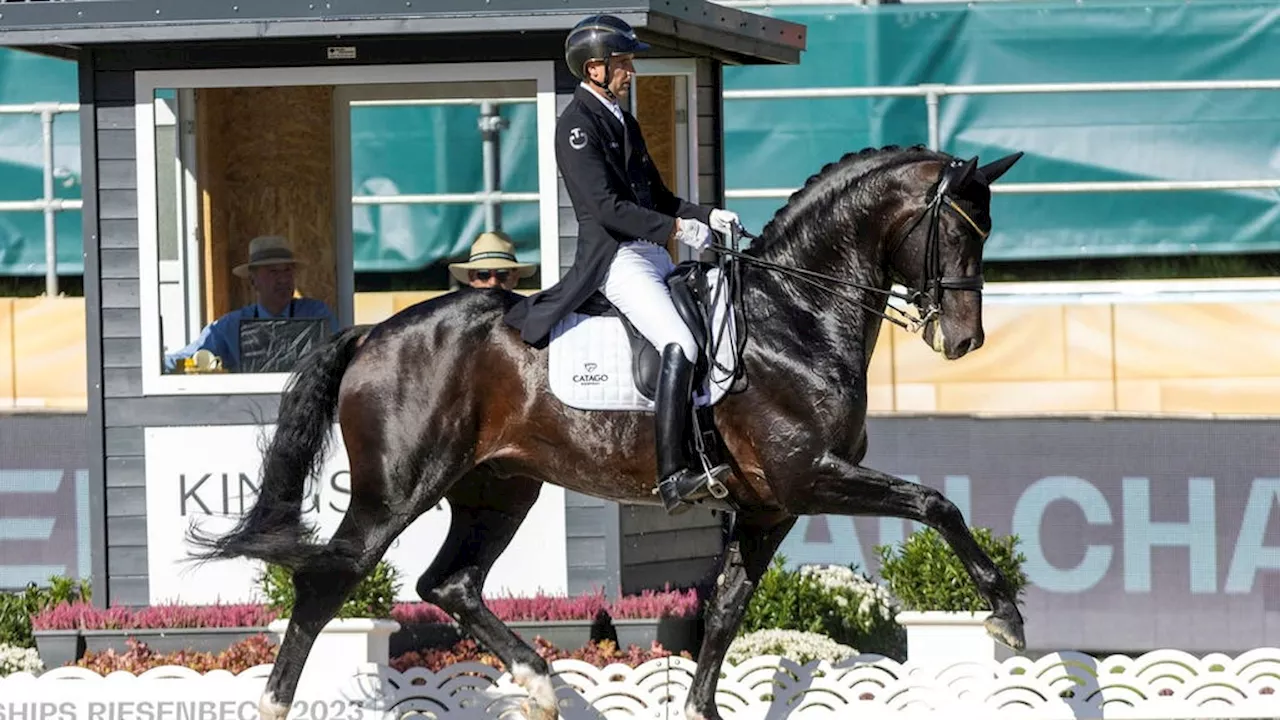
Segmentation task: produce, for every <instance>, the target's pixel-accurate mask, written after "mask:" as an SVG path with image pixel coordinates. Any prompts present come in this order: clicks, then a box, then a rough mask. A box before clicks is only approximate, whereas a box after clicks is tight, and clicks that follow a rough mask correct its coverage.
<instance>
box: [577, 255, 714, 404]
mask: <svg viewBox="0 0 1280 720" xmlns="http://www.w3.org/2000/svg"><path fill="white" fill-rule="evenodd" d="M711 267H712V266H711V264H710V263H705V262H701V261H698V260H687V261H685V262H682V263H680V264H679V265H677V266H676V268H675V269H674V270H672V271H671V273H670V274H668V275H667V277H666V279H665V280H666V283H667V287H668V288H669V289H670V290H671V300H672V302H673V303H674V304H675V307H676V312H677V313H679V314H680V319H681V320H683V321H684V324H685V325H686V326H688V328H689V332H691V333H693V339H694V342H696V343H697V344H698V362H697V363H696V364H695V365H694V372H693V386H694V387H695V388H697V387H701V386H702V383H703V381H704V380H705V379H706V375H707V369H708V367H709V362H708V350H707V338H708V336H709V328H708V327H707V318H709V317H711V298H710V294H711V293H710V291H709V288H708V285H707V270H709V269H710V268H711ZM577 312H579V313H582V314H583V315H604V316H612V317H616V318H618V319H619V320H621V321H622V327H623V328H624V329H625V330H626V333H627V339H628V340H629V341H630V343H631V375H632V379H633V380H634V382H635V384H636V390H637V391H639V392H640V394H641V395H643V396H645V397H646V398H648V399H649V400H653V398H654V395H655V393H656V389H657V387H658V370H659V368H660V365H661V363H662V356H661V354H659V352H658V350H657V348H655V347H654V346H653V344H652V343H650V342H649V341H648V340H647V339H645V337H644V336H643V335H641V334H640V331H638V330H636V328H635V326H634V325H632V324H631V322H630V321H629V320H627V317H626V316H625V315H623V314H622V313H621V312H619V311H618V309H617V308H616V307H614V305H613V303H611V302H609V300H608V298H606V297H605V296H604V294H603V293H601V292H600V291H599V290H597V291H595V292H594V293H592V294H591V296H590V297H588V298H587V299H586V301H585V302H584V303H583V304H582V305H580V306H578V310H577Z"/></svg>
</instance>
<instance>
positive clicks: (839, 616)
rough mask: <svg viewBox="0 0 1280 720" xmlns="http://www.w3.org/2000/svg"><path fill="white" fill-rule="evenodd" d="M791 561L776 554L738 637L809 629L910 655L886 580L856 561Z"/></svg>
mask: <svg viewBox="0 0 1280 720" xmlns="http://www.w3.org/2000/svg"><path fill="white" fill-rule="evenodd" d="M786 564H787V561H786V558H785V557H784V556H782V555H776V556H774V559H773V565H772V566H771V567H770V568H769V569H768V570H767V571H765V573H764V575H763V576H762V577H761V578H760V583H759V585H758V587H757V588H756V591H755V593H754V594H753V595H752V597H751V602H750V603H748V605H747V609H746V612H745V613H744V614H743V619H742V624H741V625H740V626H739V629H738V635H739V637H745V636H746V635H748V634H751V633H755V632H760V631H764V630H787V631H793V632H797V633H802V634H803V633H810V634H816V635H820V636H824V637H827V638H830V639H831V640H832V641H834V642H835V643H836V644H838V645H839V646H841V647H851V648H857V650H858V652H859V653H862V654H866V655H881V656H884V657H890V658H893V659H895V660H904V659H906V637H905V633H904V632H903V629H902V627H901V626H900V625H899V624H898V623H897V621H896V620H895V619H894V618H895V617H896V615H897V613H898V609H899V605H898V601H897V599H896V598H894V597H893V595H892V593H890V592H889V591H888V590H887V589H886V588H885V587H884V586H882V585H880V584H878V583H876V582H875V581H873V580H872V579H871V578H869V577H868V576H867V575H866V574H865V573H862V572H860V571H859V570H858V569H857V568H856V567H855V566H852V565H848V566H845V565H804V566H801V567H799V568H795V569H788V568H787V567H786ZM763 637H767V638H770V641H771V642H772V639H776V638H781V637H787V638H791V637H793V636H791V635H785V634H783V635H769V636H763ZM794 637H801V636H799V635H797V636H794ZM748 647H751V646H748ZM793 659H794V658H793Z"/></svg>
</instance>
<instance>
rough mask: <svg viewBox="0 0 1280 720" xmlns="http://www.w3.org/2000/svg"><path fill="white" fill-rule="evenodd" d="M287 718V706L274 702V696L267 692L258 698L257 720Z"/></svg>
mask: <svg viewBox="0 0 1280 720" xmlns="http://www.w3.org/2000/svg"><path fill="white" fill-rule="evenodd" d="M288 716H289V706H288V705H286V704H283V703H280V702H277V701H276V695H275V693H273V692H270V691H267V692H264V693H262V697H260V698H258V718H259V719H260V720H285V718H286V717H288Z"/></svg>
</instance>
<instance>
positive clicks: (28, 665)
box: [0, 644, 44, 677]
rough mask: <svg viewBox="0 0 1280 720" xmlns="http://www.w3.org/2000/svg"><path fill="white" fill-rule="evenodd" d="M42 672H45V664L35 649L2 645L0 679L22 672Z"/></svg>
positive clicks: (0, 645)
mask: <svg viewBox="0 0 1280 720" xmlns="http://www.w3.org/2000/svg"><path fill="white" fill-rule="evenodd" d="M41 670H44V663H43V662H41V660H40V653H38V652H36V649H35V648H20V647H18V646H16V645H6V644H0V677H3V676H5V675H12V674H14V673H20V672H30V673H38V672H40V671H41Z"/></svg>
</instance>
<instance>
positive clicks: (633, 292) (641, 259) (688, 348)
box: [600, 242, 698, 362]
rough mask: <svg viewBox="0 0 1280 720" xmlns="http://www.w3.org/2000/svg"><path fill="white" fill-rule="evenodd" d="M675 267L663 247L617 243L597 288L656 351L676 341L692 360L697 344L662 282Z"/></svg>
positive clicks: (651, 244)
mask: <svg viewBox="0 0 1280 720" xmlns="http://www.w3.org/2000/svg"><path fill="white" fill-rule="evenodd" d="M675 267H676V266H675V263H673V262H671V256H670V255H668V254H667V250H666V248H662V247H658V246H657V245H654V244H653V243H648V242H625V243H622V244H621V245H619V247H618V254H617V255H615V256H614V258H613V263H612V264H610V265H609V273H608V274H607V275H605V278H604V285H602V286H601V287H600V290H601V292H603V293H604V296H605V297H606V298H608V299H609V302H611V303H613V304H614V306H615V307H617V308H618V311H619V312H621V313H622V314H623V315H626V316H627V320H629V321H630V322H631V324H632V325H634V326H635V328H636V330H638V331H640V334H641V335H643V336H644V337H645V339H647V340H648V341H649V342H651V343H653V346H654V347H655V348H657V350H658V352H659V353H661V352H662V350H663V348H665V347H666V346H667V345H669V344H670V343H676V344H678V345H679V346H680V349H681V350H684V356H685V357H686V358H687V359H688V360H689V362H694V361H695V360H697V359H698V344H697V343H696V342H694V339H693V333H691V332H689V328H688V327H687V326H686V325H685V324H684V320H682V319H681V318H680V313H678V312H676V306H675V305H674V304H673V303H672V302H671V291H670V290H668V289H667V284H666V283H665V282H663V278H665V277H666V276H667V274H668V273H670V272H671V271H672V270H674V269H675Z"/></svg>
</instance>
